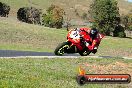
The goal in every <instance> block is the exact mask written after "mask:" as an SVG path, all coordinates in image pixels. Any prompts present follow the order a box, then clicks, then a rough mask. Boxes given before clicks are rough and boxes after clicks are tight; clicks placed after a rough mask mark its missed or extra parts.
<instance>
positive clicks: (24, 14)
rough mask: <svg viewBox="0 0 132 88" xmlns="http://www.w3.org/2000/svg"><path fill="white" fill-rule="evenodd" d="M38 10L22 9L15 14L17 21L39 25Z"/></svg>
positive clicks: (33, 8)
mask: <svg viewBox="0 0 132 88" xmlns="http://www.w3.org/2000/svg"><path fill="white" fill-rule="evenodd" d="M40 14H41V12H40V10H38V9H36V8H35V7H23V8H20V9H19V10H18V12H17V19H18V20H20V21H23V22H26V23H31V24H40Z"/></svg>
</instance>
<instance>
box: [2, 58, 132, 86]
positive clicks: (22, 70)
mask: <svg viewBox="0 0 132 88" xmlns="http://www.w3.org/2000/svg"><path fill="white" fill-rule="evenodd" d="M116 61H118V62H122V63H125V64H127V65H129V64H130V66H132V64H131V63H132V60H123V59H97V58H96V59H93V58H80V59H74V58H73V59H64V58H60V59H58V58H56V59H47V58H43V59H37V58H33V59H30V58H25V59H21V58H20V59H4V58H3V59H0V88H80V86H79V85H78V84H77V82H76V80H75V77H76V75H77V74H78V73H79V72H78V67H79V66H80V65H83V63H88V64H89V65H90V64H91V65H92V64H96V65H104V66H108V65H110V64H114V63H115V62H116ZM104 62H106V63H107V64H105V63H104ZM101 63H102V64H101ZM103 63H104V64H103ZM115 68H116V67H115ZM90 69H91V70H92V69H93V68H91V67H90V66H89V67H86V72H87V73H90V72H89V71H88V70H90ZM117 69H118V68H117ZM127 69H129V68H127ZM97 71H98V69H97ZM97 71H95V72H92V73H96V72H97ZM119 71H120V70H119ZM127 71H128V70H127ZM117 72H118V70H117ZM121 72H122V73H123V71H121ZM128 73H129V72H128ZM130 73H131V72H130ZM128 86H130V84H124V85H123V84H122V85H121V84H119V85H117V84H113V85H112V84H88V85H84V86H81V88H111V87H112V88H128Z"/></svg>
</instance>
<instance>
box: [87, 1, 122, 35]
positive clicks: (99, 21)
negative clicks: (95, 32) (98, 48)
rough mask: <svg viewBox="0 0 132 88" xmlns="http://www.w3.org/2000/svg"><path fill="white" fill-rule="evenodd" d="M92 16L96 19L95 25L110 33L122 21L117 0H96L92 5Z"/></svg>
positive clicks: (101, 30) (100, 29)
mask: <svg viewBox="0 0 132 88" xmlns="http://www.w3.org/2000/svg"><path fill="white" fill-rule="evenodd" d="M89 12H90V17H91V19H92V20H94V23H93V26H94V27H97V28H98V29H99V31H100V32H102V33H104V34H106V35H110V33H111V32H112V31H113V30H114V28H115V26H116V25H118V24H119V23H120V22H119V20H116V18H118V17H119V9H118V7H117V1H116V0H94V1H93V3H92V4H91V6H90V11H89Z"/></svg>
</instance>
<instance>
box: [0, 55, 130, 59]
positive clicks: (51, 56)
mask: <svg viewBox="0 0 132 88" xmlns="http://www.w3.org/2000/svg"><path fill="white" fill-rule="evenodd" d="M3 58H5V59H12V58H14V59H18V58H51V59H52V58H105V57H103V56H102V57H101V56H16V57H0V59H3ZM109 58H116V57H109ZM122 58H123V59H132V58H131V57H122Z"/></svg>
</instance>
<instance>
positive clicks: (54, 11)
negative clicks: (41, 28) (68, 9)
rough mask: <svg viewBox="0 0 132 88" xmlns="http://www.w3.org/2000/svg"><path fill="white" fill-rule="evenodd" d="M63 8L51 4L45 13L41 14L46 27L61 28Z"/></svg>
mask: <svg viewBox="0 0 132 88" xmlns="http://www.w3.org/2000/svg"><path fill="white" fill-rule="evenodd" d="M64 14H65V12H64V10H63V9H61V8H60V7H59V6H56V5H51V6H50V7H49V8H48V9H47V14H43V20H42V22H43V24H44V25H45V26H48V27H53V28H61V27H62V25H63V15H64Z"/></svg>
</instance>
